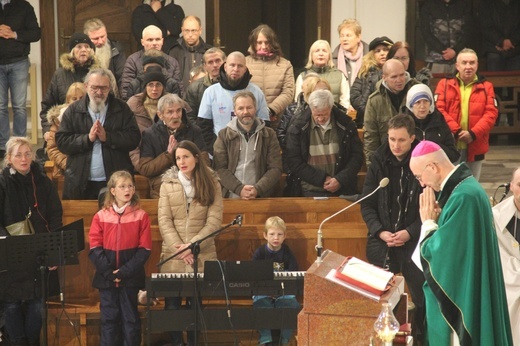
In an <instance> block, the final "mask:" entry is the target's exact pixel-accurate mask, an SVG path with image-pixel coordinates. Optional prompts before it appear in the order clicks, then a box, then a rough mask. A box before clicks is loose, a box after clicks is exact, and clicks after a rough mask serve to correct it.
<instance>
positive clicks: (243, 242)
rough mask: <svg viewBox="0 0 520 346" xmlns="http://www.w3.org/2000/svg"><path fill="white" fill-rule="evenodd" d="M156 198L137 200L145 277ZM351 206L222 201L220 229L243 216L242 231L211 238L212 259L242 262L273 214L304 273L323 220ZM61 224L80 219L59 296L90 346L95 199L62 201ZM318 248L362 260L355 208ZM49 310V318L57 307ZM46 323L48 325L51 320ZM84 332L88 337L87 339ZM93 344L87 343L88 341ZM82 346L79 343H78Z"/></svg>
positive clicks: (154, 257)
mask: <svg viewBox="0 0 520 346" xmlns="http://www.w3.org/2000/svg"><path fill="white" fill-rule="evenodd" d="M157 202H158V201H157V200H151V199H143V200H141V207H142V208H143V209H144V210H146V211H147V212H148V214H149V216H150V219H151V224H152V254H151V256H150V259H149V261H148V262H147V265H146V272H147V274H148V275H150V274H151V273H154V272H157V271H158V270H157V267H156V264H157V263H158V262H159V256H160V252H161V243H162V238H161V235H160V232H159V228H158V221H157ZM350 203H351V202H348V201H346V200H343V199H341V198H337V197H335V198H330V199H327V200H314V199H313V198H268V199H257V200H251V201H243V200H234V199H233V200H232V199H226V200H224V215H223V225H226V224H228V223H229V222H231V221H232V220H233V219H234V218H235V217H236V215H237V214H242V215H243V223H242V227H241V228H240V229H238V226H233V227H231V228H230V229H228V230H227V231H226V232H224V233H222V234H220V235H218V236H217V237H216V239H215V242H216V246H217V256H218V258H219V259H221V260H248V259H250V258H251V257H252V255H253V252H254V250H255V249H256V248H257V247H258V246H260V245H261V244H263V243H265V240H264V238H263V230H264V223H265V220H266V219H267V218H268V217H270V216H273V215H278V216H280V217H281V218H283V219H284V220H285V222H286V225H287V240H286V243H287V244H288V245H289V246H290V248H291V249H292V251H293V253H294V254H295V256H296V258H297V261H298V264H299V266H300V269H301V270H306V269H307V268H308V267H310V265H311V264H312V263H313V262H314V261H315V260H316V251H315V245H316V238H317V231H318V227H319V225H320V223H321V222H322V221H323V219H325V218H326V217H328V216H330V215H332V214H333V213H335V212H337V211H338V210H340V209H342V208H344V207H346V206H348V205H349V204H350ZM62 205H63V222H64V224H67V223H70V222H72V221H75V220H77V219H80V218H83V219H84V226H85V228H84V236H85V249H86V250H85V251H82V252H81V253H80V254H79V258H80V264H79V265H75V266H67V267H66V268H65V284H64V287H63V292H64V294H65V301H66V302H68V303H69V304H70V309H68V310H67V311H68V312H70V313H71V314H74V315H75V316H76V318H77V319H79V320H80V324H81V326H82V328H81V329H80V330H81V339H85V340H87V341H88V344H89V345H90V344H95V340H97V339H95V338H97V333H96V332H94V330H95V329H92V328H90V329H89V328H87V325H88V323H87V322H88V320H92V321H94V320H95V319H96V318H97V316H98V315H96V314H97V313H98V312H99V308H98V300H99V296H98V292H97V290H95V289H94V288H92V278H93V276H94V267H93V265H92V264H91V263H90V260H89V259H88V249H89V243H88V232H89V227H90V223H91V221H92V217H93V215H94V214H95V213H96V212H97V210H98V207H97V201H77V200H65V201H62ZM322 231H323V237H324V240H323V245H324V247H325V248H326V249H330V250H332V251H334V252H337V253H339V254H343V255H351V256H356V257H358V258H361V259H365V258H366V257H365V246H366V236H367V228H366V225H365V223H364V221H363V219H362V217H361V213H360V207H359V205H355V206H353V207H352V208H350V209H349V210H347V211H346V212H344V213H342V214H340V215H338V216H336V217H335V218H333V219H331V220H330V221H329V222H327V223H325V225H324V226H323V228H322ZM53 309H54V315H56V314H58V312H59V309H57V308H53ZM51 322H52V321H51ZM92 333H94V334H95V335H92V336H91V335H90V334H92ZM87 334H88V335H87ZM92 342H93V343H92ZM82 344H84V343H82Z"/></svg>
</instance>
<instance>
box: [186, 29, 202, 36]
mask: <svg viewBox="0 0 520 346" xmlns="http://www.w3.org/2000/svg"><path fill="white" fill-rule="evenodd" d="M182 32H183V33H184V34H186V35H189V34H192V35H195V34H196V33H197V32H199V30H198V29H191V30H188V29H184V30H182Z"/></svg>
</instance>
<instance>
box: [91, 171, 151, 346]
mask: <svg viewBox="0 0 520 346" xmlns="http://www.w3.org/2000/svg"><path fill="white" fill-rule="evenodd" d="M107 189H108V190H107V192H106V194H105V200H104V205H103V208H102V209H101V210H100V211H99V212H97V214H96V215H94V218H93V220H92V225H91V226H90V232H89V239H90V253H89V257H90V260H91V261H92V263H94V266H95V267H96V274H95V275H94V280H93V282H92V285H93V286H94V287H95V288H97V289H99V296H100V312H101V340H100V345H107V346H108V345H123V344H124V345H140V344H141V320H140V318H139V312H138V310H137V293H138V292H139V289H140V288H143V287H144V285H145V270H144V264H145V263H146V260H147V259H148V257H149V256H150V252H151V251H150V250H151V247H152V236H151V231H150V219H149V217H148V214H147V213H146V212H145V211H144V210H142V209H140V208H139V204H138V202H139V197H138V195H136V194H135V186H134V180H133V177H132V175H131V174H130V173H128V172H127V171H117V172H114V173H113V174H112V176H111V177H110V180H109V181H108V184H107Z"/></svg>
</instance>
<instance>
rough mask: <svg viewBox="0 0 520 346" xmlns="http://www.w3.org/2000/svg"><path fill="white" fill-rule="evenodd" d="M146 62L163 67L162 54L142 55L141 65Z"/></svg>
mask: <svg viewBox="0 0 520 346" xmlns="http://www.w3.org/2000/svg"><path fill="white" fill-rule="evenodd" d="M148 64H157V65H159V66H161V67H164V57H162V56H147V55H144V56H143V66H145V65H148Z"/></svg>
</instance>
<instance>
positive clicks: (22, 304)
mask: <svg viewBox="0 0 520 346" xmlns="http://www.w3.org/2000/svg"><path fill="white" fill-rule="evenodd" d="M41 309H42V301H41V299H31V300H25V301H20V300H18V301H14V302H4V317H5V331H6V332H7V337H8V339H9V340H10V341H11V343H12V344H15V345H18V344H24V343H25V342H27V343H28V344H37V343H38V340H40V331H41V329H42V315H41Z"/></svg>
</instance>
